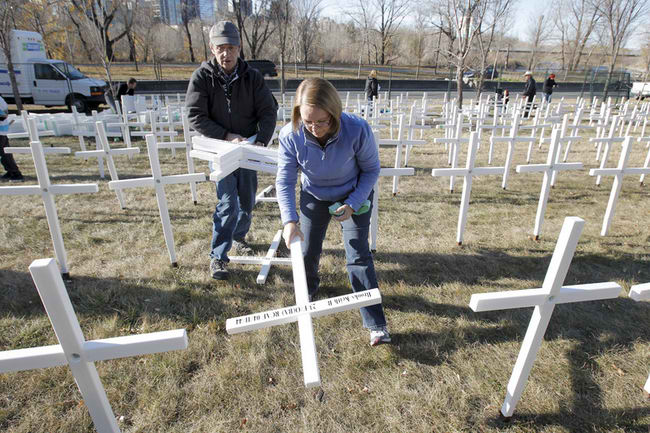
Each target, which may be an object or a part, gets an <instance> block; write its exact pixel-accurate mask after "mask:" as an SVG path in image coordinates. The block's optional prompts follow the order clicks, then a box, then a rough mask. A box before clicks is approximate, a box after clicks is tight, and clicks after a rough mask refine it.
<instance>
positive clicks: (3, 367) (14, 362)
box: [0, 259, 188, 433]
mask: <svg viewBox="0 0 650 433" xmlns="http://www.w3.org/2000/svg"><path fill="white" fill-rule="evenodd" d="M29 272H30V273H31V275H32V279H33V280H34V284H35V285H36V290H38V294H39V296H40V297H41V301H42V302H43V306H44V307H45V311H46V312H47V315H48V317H49V319H50V323H51V324H52V328H54V333H55V334H56V337H57V339H58V340H59V344H55V345H51V346H42V347H31V348H26V349H15V350H8V351H4V352H0V374H3V373H10V372H16V371H26V370H35V369H41V368H50V367H57V366H63V365H67V366H68V367H69V368H70V371H71V372H72V375H73V376H74V379H75V382H76V384H77V387H78V388H79V391H80V392H81V396H82V397H83V403H84V405H85V406H86V407H87V408H88V412H89V413H90V417H91V418H92V420H93V423H94V425H95V430H97V432H98V433H119V432H120V429H119V427H118V424H117V421H116V419H115V415H114V414H113V410H112V409H111V405H110V403H109V401H108V397H107V396H106V391H105V390H104V387H103V385H102V382H101V380H100V378H99V374H98V373H97V369H96V368H95V364H94V363H95V362H97V361H108V360H111V359H119V358H128V357H133V356H141V355H149V354H153V353H163V352H170V351H172V350H182V349H187V344H188V341H187V332H186V331H185V329H176V330H173V331H163V332H153V333H149V334H139V335H130V336H125V337H113V338H105V339H101V340H90V341H87V340H86V339H85V337H84V335H83V332H82V331H81V327H80V326H79V321H78V319H77V316H76V315H75V312H74V308H73V307H72V303H71V302H70V297H69V296H68V293H67V291H66V289H65V285H64V284H63V279H62V278H61V275H60V274H59V273H58V271H57V267H56V263H55V261H54V260H53V259H40V260H35V261H34V262H32V264H31V265H30V266H29Z"/></svg>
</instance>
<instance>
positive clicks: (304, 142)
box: [276, 78, 391, 346]
mask: <svg viewBox="0 0 650 433" xmlns="http://www.w3.org/2000/svg"><path fill="white" fill-rule="evenodd" d="M279 141H280V146H279V148H278V174H277V178H276V191H277V196H278V204H279V206H280V215H281V218H282V224H283V225H284V230H283V234H282V236H283V238H284V241H285V243H286V245H287V247H289V245H290V243H291V240H292V239H293V238H294V237H296V236H298V237H299V238H300V239H301V240H302V241H303V254H304V262H305V273H306V276H307V288H308V291H309V300H310V302H311V301H313V299H314V297H315V295H316V293H317V292H318V289H319V283H320V278H319V277H318V265H319V261H320V256H321V252H322V250H323V240H324V239H325V234H326V232H327V227H328V225H329V222H330V220H331V218H332V217H333V218H334V219H335V220H336V221H338V222H339V223H340V224H341V228H342V231H343V243H344V246H345V256H346V259H347V271H348V276H349V279H350V283H351V285H352V290H353V291H354V292H360V291H363V290H368V289H372V288H376V287H378V285H377V276H376V274H375V266H374V263H373V259H372V255H371V253H370V247H369V245H368V232H369V228H370V215H371V213H372V197H373V187H374V185H375V182H376V181H377V179H378V177H379V170H380V166H379V151H378V148H377V144H376V142H375V137H374V134H373V133H372V130H371V128H370V126H369V125H368V122H366V121H365V120H363V119H361V118H359V117H356V116H353V115H350V114H347V113H343V112H342V104H341V99H340V98H339V95H338V92H337V91H336V89H335V88H334V86H333V85H332V84H331V83H330V82H329V81H327V80H324V79H322V78H309V79H306V80H304V81H303V82H302V83H300V85H299V86H298V89H297V90H296V97H295V102H294V106H293V111H292V113H291V123H290V124H287V125H285V126H284V128H282V130H281V131H280V137H279ZM299 169H300V171H301V172H302V175H301V192H300V216H298V213H297V212H296V194H295V187H296V182H297V178H298V170H299ZM368 201H369V202H368ZM364 205H365V206H364ZM364 207H365V209H364V210H362V208H364ZM334 208H335V209H334ZM298 224H300V225H298ZM360 311H361V317H362V319H363V326H364V327H365V328H368V329H369V330H370V345H371V346H376V345H378V344H383V343H390V341H391V337H390V334H389V333H388V330H387V328H386V318H385V316H384V310H383V307H382V305H381V304H378V305H372V306H370V307H363V308H361V309H360Z"/></svg>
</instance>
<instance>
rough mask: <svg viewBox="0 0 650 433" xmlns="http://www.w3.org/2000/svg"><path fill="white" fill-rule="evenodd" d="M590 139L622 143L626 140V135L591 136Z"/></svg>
mask: <svg viewBox="0 0 650 433" xmlns="http://www.w3.org/2000/svg"><path fill="white" fill-rule="evenodd" d="M589 141H590V142H591V143H622V142H623V141H625V137H611V138H609V137H604V138H603V137H596V138H590V139H589Z"/></svg>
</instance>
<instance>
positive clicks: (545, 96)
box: [544, 93, 552, 102]
mask: <svg viewBox="0 0 650 433" xmlns="http://www.w3.org/2000/svg"><path fill="white" fill-rule="evenodd" d="M551 95H552V93H544V100H545V101H546V102H551Z"/></svg>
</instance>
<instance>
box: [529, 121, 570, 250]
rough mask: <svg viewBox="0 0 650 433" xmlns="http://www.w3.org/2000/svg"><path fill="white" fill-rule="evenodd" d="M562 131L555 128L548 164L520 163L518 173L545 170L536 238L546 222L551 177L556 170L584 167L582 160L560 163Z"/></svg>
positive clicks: (537, 216)
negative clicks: (545, 215)
mask: <svg viewBox="0 0 650 433" xmlns="http://www.w3.org/2000/svg"><path fill="white" fill-rule="evenodd" d="M560 133H561V131H560V130H559V129H555V130H553V132H552V133H551V145H550V146H549V149H548V157H547V158H546V164H529V165H518V166H517V170H516V171H517V173H536V172H543V173H544V180H543V181H542V190H541V192H540V193H539V202H538V203H537V214H536V215H535V229H534V230H533V234H534V235H535V240H539V235H540V233H541V231H542V224H543V223H544V214H545V213H546V203H547V202H548V194H549V191H550V189H551V178H552V177H553V174H554V173H555V172H556V171H561V170H562V171H563V170H580V169H582V163H581V162H574V163H562V164H561V163H558V162H557V159H558V158H559V154H560V148H561V146H560Z"/></svg>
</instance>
